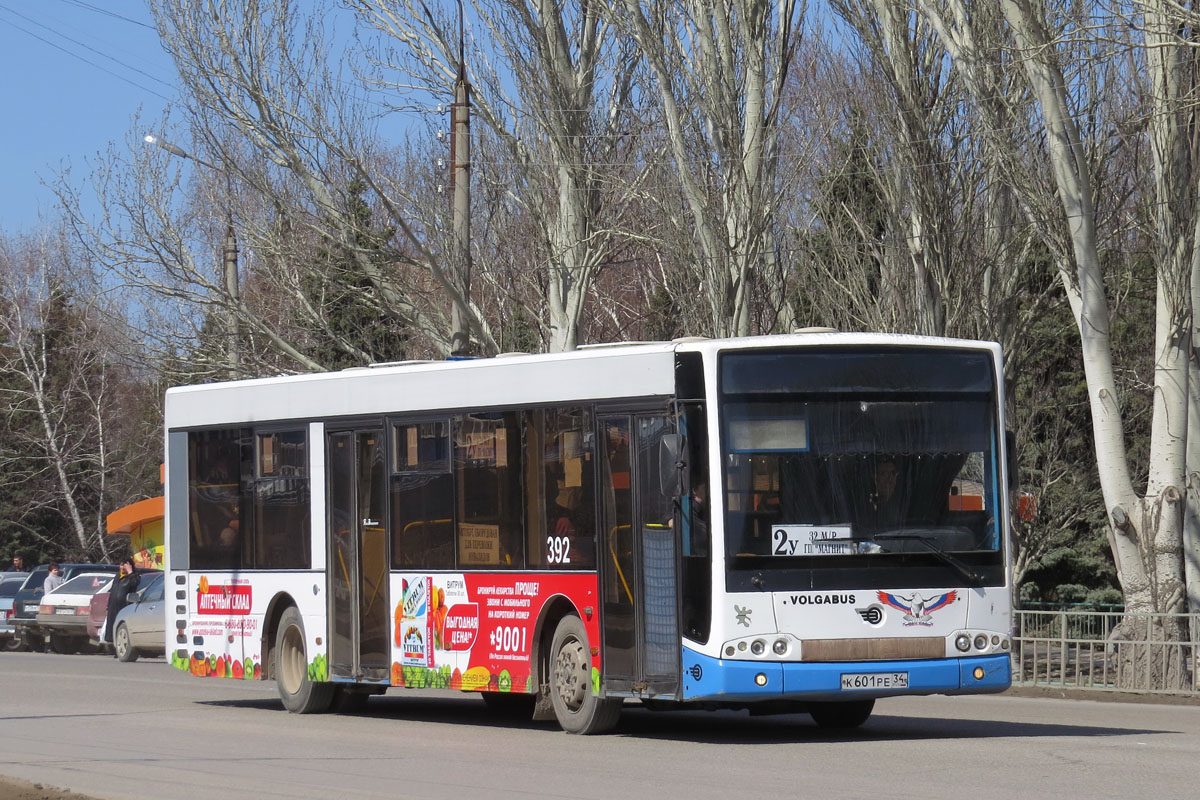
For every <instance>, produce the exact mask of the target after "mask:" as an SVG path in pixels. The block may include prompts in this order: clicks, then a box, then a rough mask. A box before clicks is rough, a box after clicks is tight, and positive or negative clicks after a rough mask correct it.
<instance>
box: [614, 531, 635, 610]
mask: <svg viewBox="0 0 1200 800" xmlns="http://www.w3.org/2000/svg"><path fill="white" fill-rule="evenodd" d="M631 527H632V526H631V525H615V526H613V529H612V530H611V531H609V532H608V552H609V553H611V554H612V559H613V566H614V567H616V568H617V577H619V578H620V579H621V585H622V586H624V587H625V596H626V597H628V598H629V602H631V603H632V602H633V592H632V591H630V589H629V581H627V580H625V573H624V571H623V570H622V569H621V562H620V561H619V560H618V559H617V531H619V530H621V529H622V528H625V529H629V528H631Z"/></svg>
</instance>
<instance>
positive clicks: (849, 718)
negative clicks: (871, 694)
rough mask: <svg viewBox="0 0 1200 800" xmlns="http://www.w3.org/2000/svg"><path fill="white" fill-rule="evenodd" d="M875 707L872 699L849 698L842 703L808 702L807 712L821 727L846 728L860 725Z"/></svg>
mask: <svg viewBox="0 0 1200 800" xmlns="http://www.w3.org/2000/svg"><path fill="white" fill-rule="evenodd" d="M874 708H875V701H874V700H851V701H847V702H842V703H810V704H809V706H808V714H809V716H811V717H812V718H813V722H815V723H817V725H819V726H821V727H822V728H830V729H832V730H848V729H850V728H857V727H858V726H859V725H862V724H863V723H864V722H866V721H867V719H868V718H869V717H870V716H871V711H872V710H873V709H874Z"/></svg>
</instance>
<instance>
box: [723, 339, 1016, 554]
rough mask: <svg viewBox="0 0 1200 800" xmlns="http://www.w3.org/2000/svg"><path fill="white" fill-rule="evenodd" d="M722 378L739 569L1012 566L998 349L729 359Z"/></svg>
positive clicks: (732, 542) (731, 532)
mask: <svg viewBox="0 0 1200 800" xmlns="http://www.w3.org/2000/svg"><path fill="white" fill-rule="evenodd" d="M721 375H722V399H723V401H724V402H723V411H722V413H723V422H722V425H723V430H722V435H723V447H724V448H725V458H724V463H725V469H726V475H725V486H726V493H725V510H726V519H725V530H726V536H727V552H728V553H729V554H730V556H731V558H730V565H731V567H733V568H734V569H737V568H748V569H754V570H762V569H774V568H780V569H784V568H787V569H795V568H798V567H802V568H808V569H832V568H840V569H844V568H846V567H850V566H864V565H868V564H870V565H874V566H878V565H881V564H893V565H899V564H901V562H902V563H904V564H915V565H921V564H926V565H927V564H930V563H936V562H937V561H938V558H939V553H937V552H936V551H943V553H958V554H971V556H972V557H971V558H968V559H966V560H969V561H971V562H973V563H977V564H992V565H999V564H1001V560H1000V549H1001V537H1000V527H999V526H998V525H997V519H996V515H997V513H998V511H999V509H1000V508H1001V505H1000V502H999V498H1000V495H999V492H1000V481H999V471H998V462H997V457H998V456H997V453H998V445H997V443H998V441H999V437H998V432H997V429H996V419H995V413H994V408H995V406H994V401H993V395H992V393H991V391H990V386H991V383H992V380H991V367H990V359H989V358H988V356H987V355H986V354H980V353H974V352H972V353H957V352H953V351H951V352H948V353H933V354H931V353H929V352H927V351H923V352H922V353H920V354H919V355H918V354H916V353H897V354H892V355H890V356H887V355H883V354H880V353H868V354H860V353H838V354H835V353H818V354H807V353H805V354H801V353H795V352H792V353H783V354H777V353H770V354H760V353H750V354H726V355H725V356H724V357H723V360H722V372H721ZM788 386H793V387H798V388H794V389H793V390H791V391H788V390H787V387H788ZM943 560H944V559H943Z"/></svg>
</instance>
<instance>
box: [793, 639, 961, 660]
mask: <svg viewBox="0 0 1200 800" xmlns="http://www.w3.org/2000/svg"><path fill="white" fill-rule="evenodd" d="M945 657H946V640H945V639H943V638H942V637H940V636H920V637H915V638H912V639H884V638H872V639H805V640H804V641H802V642H801V643H800V660H801V661H889V660H893V659H895V660H901V659H917V658H945Z"/></svg>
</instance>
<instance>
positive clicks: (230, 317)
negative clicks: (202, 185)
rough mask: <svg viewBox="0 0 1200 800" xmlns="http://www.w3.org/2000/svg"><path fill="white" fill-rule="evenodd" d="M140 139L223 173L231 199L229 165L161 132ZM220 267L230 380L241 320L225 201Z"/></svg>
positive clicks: (237, 368)
mask: <svg viewBox="0 0 1200 800" xmlns="http://www.w3.org/2000/svg"><path fill="white" fill-rule="evenodd" d="M143 141H145V142H146V144H152V145H154V146H155V147H161V148H162V149H163V150H166V151H167V152H168V153H170V154H171V155H173V156H178V157H179V158H186V159H190V160H191V161H195V162H196V163H197V164H199V165H200V166H202V167H206V168H207V169H210V170H212V171H213V172H216V173H218V174H220V175H223V176H224V178H225V193H226V197H227V198H228V199H227V200H226V203H232V202H233V180H232V179H231V178H230V176H229V170H228V169H222V168H221V167H218V166H216V165H215V164H212V163H209V162H208V161H205V160H204V159H203V158H200V157H198V156H194V155H192V154H191V153H189V152H188V151H186V150H184V149H183V148H182V147H180V146H179V145H176V144H172V143H171V142H168V141H167V140H166V139H164V138H162V137H161V136H155V135H153V134H147V135H146V136H145V137H143ZM222 268H223V272H224V277H225V292H226V294H227V295H228V296H229V308H228V310H227V311H226V316H225V333H226V337H227V344H226V348H225V358H226V359H227V361H228V365H229V366H228V371H229V378H230V380H236V379H237V378H239V377H241V374H242V345H241V339H242V334H241V320H240V318H239V317H238V309H240V308H241V305H242V289H241V282H240V281H239V280H238V246H237V232H236V231H235V230H234V229H233V209H232V208H230V207H229V206H228V205H227V206H226V208H225V251H224V253H223V257H222Z"/></svg>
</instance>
